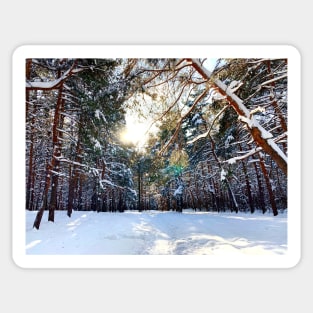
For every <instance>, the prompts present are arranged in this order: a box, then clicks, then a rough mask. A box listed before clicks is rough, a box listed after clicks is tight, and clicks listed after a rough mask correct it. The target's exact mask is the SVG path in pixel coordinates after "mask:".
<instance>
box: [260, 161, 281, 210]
mask: <svg viewBox="0 0 313 313" xmlns="http://www.w3.org/2000/svg"><path fill="white" fill-rule="evenodd" d="M260 166H261V170H262V172H263V175H264V179H265V183H266V187H267V191H268V194H269V198H270V203H271V206H272V211H273V215H274V216H276V215H278V211H277V207H276V202H275V197H274V193H273V190H272V185H271V182H270V179H269V177H268V173H267V170H266V167H265V164H264V159H263V157H262V156H261V155H260Z"/></svg>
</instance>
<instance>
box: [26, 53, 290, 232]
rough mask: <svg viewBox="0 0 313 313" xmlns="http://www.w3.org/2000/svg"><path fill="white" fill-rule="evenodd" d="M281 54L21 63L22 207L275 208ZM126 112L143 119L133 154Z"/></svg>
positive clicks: (282, 171) (283, 70)
mask: <svg viewBox="0 0 313 313" xmlns="http://www.w3.org/2000/svg"><path fill="white" fill-rule="evenodd" d="M287 69H288V63H287V60H286V59H273V60H270V59H223V60H219V62H218V63H217V66H216V68H215V69H214V71H213V72H212V73H211V72H209V71H208V70H207V69H206V66H205V60H196V59H181V60H178V59H28V60H26V209H27V210H36V211H38V213H37V216H36V219H35V221H34V227H36V228H39V227H40V222H41V219H42V215H43V212H44V211H45V210H49V220H50V221H54V212H55V210H67V214H68V216H71V214H72V210H74V209H75V210H96V211H120V212H123V211H124V210H126V209H139V210H145V209H159V210H177V211H182V209H184V208H187V207H188V208H193V209H195V210H208V211H225V210H231V211H235V212H238V211H239V210H243V211H249V212H252V213H253V212H254V211H255V210H262V211H263V212H266V211H268V210H270V211H272V212H273V214H274V215H277V214H278V212H279V210H283V209H285V208H287V154H288V151H287V125H288V120H287V96H288V95H287V91H288V90H287ZM127 110H132V111H135V110H137V111H138V113H139V114H141V115H143V116H149V117H151V116H152V117H153V121H154V123H155V124H156V125H157V126H158V131H157V132H155V133H152V134H151V135H150V138H149V140H148V142H147V144H146V147H145V151H138V149H136V147H134V146H132V145H129V144H125V143H123V142H122V141H121V139H120V136H119V134H120V130H121V129H122V128H123V127H125V116H126V113H127Z"/></svg>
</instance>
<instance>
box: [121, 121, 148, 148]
mask: <svg viewBox="0 0 313 313" xmlns="http://www.w3.org/2000/svg"><path fill="white" fill-rule="evenodd" d="M148 128H149V125H148V124H147V123H140V122H137V121H136V120H135V119H134V118H133V117H131V116H130V117H127V118H126V127H125V128H124V130H123V131H122V132H121V135H120V137H121V140H122V141H123V142H125V143H130V144H133V145H135V146H137V147H140V146H143V145H144V144H145V143H146V141H147V130H148Z"/></svg>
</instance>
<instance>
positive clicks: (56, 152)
mask: <svg viewBox="0 0 313 313" xmlns="http://www.w3.org/2000/svg"><path fill="white" fill-rule="evenodd" d="M63 108H64V99H63V85H61V87H60V89H59V95H58V100H57V105H56V108H55V113H54V121H53V128H52V143H53V156H52V159H53V160H54V162H53V167H52V171H54V172H56V173H52V188H51V198H50V205H49V216H48V221H51V222H54V212H55V210H56V209H57V190H58V185H59V175H58V173H59V170H60V161H59V158H60V156H61V139H62V132H59V130H58V129H59V128H62V127H63V115H62V114H61V113H62V111H63Z"/></svg>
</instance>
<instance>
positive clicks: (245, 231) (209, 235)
mask: <svg viewBox="0 0 313 313" xmlns="http://www.w3.org/2000/svg"><path fill="white" fill-rule="evenodd" d="M36 213H37V212H34V211H26V245H25V249H26V254H29V255H31V254H32V255H39V254H42V255H234V254H235V255H240V254H241V255H247V254H249V255H283V254H285V253H286V252H287V213H281V214H279V215H278V216H275V217H274V216H273V215H272V214H271V213H269V212H268V213H265V214H262V213H260V212H256V213H254V214H250V213H242V212H239V213H238V214H236V213H231V212H228V213H212V212H194V211H192V210H184V211H183V213H178V212H160V211H145V212H142V213H139V212H137V211H127V212H124V213H109V212H106V213H104V212H101V213H97V212H94V211H74V212H73V214H72V217H71V218H69V217H68V216H67V215H66V211H56V215H55V222H54V223H52V222H48V221H47V212H45V213H44V216H43V219H42V222H41V226H40V229H39V230H37V229H35V228H33V227H32V225H33V222H34V219H35V216H36Z"/></svg>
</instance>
